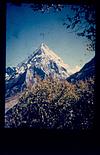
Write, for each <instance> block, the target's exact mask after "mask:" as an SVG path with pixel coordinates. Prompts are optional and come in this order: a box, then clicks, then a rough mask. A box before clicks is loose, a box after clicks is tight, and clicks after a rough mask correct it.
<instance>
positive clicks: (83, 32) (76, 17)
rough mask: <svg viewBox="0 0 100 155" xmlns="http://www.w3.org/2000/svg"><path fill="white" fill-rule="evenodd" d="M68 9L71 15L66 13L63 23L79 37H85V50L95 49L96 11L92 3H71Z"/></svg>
mask: <svg viewBox="0 0 100 155" xmlns="http://www.w3.org/2000/svg"><path fill="white" fill-rule="evenodd" d="M70 9H71V10H72V11H73V12H74V14H73V16H70V15H67V16H66V19H65V22H64V23H63V25H66V28H67V29H71V30H72V32H75V33H76V34H77V35H78V36H80V37H86V38H87V39H88V41H89V43H88V44H87V50H92V51H95V42H96V15H95V14H96V12H95V6H94V5H75V6H74V5H72V6H70Z"/></svg>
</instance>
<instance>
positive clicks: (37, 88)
mask: <svg viewBox="0 0 100 155" xmlns="http://www.w3.org/2000/svg"><path fill="white" fill-rule="evenodd" d="M93 105H94V79H89V80H86V81H85V82H83V81H79V82H78V83H77V84H74V85H73V84H70V83H68V82H67V81H65V80H58V79H57V78H55V79H50V78H48V79H45V80H43V81H41V80H39V81H38V83H37V84H35V85H33V86H32V88H27V89H26V90H25V91H24V92H23V94H22V96H21V97H20V99H19V103H18V104H17V105H15V106H14V107H13V108H12V109H10V110H9V111H8V112H7V114H6V117H5V127H11V128H12V127H16V128H20V127H32V128H48V129H49V128H56V129H64V128H66V129H84V128H85V129H86V128H89V127H90V126H92V124H93V123H92V122H93V115H94V114H93ZM80 118H81V119H80ZM85 123H86V124H85Z"/></svg>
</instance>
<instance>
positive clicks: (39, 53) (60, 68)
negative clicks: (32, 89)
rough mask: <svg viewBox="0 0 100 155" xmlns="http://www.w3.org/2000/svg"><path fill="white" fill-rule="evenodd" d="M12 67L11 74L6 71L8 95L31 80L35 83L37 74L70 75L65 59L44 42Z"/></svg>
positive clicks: (65, 76) (43, 77)
mask: <svg viewBox="0 0 100 155" xmlns="http://www.w3.org/2000/svg"><path fill="white" fill-rule="evenodd" d="M12 68H13V67H9V70H10V72H11V74H9V75H8V74H7V72H6V96H9V95H10V93H11V92H12V91H13V90H14V91H15V90H16V91H18V90H20V91H21V90H23V88H25V87H26V86H27V85H29V83H30V82H32V83H34V82H35V81H36V80H35V75H38V76H39V77H40V78H41V79H45V78H46V77H48V76H50V77H52V78H54V77H57V78H59V79H66V78H67V77H68V76H70V74H69V73H68V71H67V67H66V64H64V62H63V60H62V59H61V58H60V57H59V56H57V54H55V53H54V52H53V51H52V50H51V49H49V47H48V46H47V45H46V44H44V43H42V44H41V45H40V46H39V48H38V49H36V50H35V51H34V52H33V53H32V54H31V55H30V56H28V58H27V59H24V60H23V61H22V62H21V63H19V64H18V65H17V67H15V68H14V69H12ZM11 94H12V93H11Z"/></svg>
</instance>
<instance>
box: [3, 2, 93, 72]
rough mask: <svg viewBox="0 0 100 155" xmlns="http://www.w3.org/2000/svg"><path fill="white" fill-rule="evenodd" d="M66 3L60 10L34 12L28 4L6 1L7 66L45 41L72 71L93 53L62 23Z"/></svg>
mask: <svg viewBox="0 0 100 155" xmlns="http://www.w3.org/2000/svg"><path fill="white" fill-rule="evenodd" d="M67 13H69V15H72V12H71V10H70V9H69V7H68V6H66V7H65V8H63V9H62V11H60V12H53V11H52V10H51V11H49V12H45V13H44V14H43V13H41V12H38V11H37V12H34V11H33V10H32V9H31V8H30V7H29V5H26V4H23V5H22V6H20V7H19V6H15V5H12V4H7V16H6V24H7V25H6V66H17V65H18V63H19V62H21V61H22V60H24V59H25V58H27V56H28V55H30V54H31V53H32V52H33V51H34V50H36V49H37V48H38V47H39V45H40V44H41V43H42V42H44V43H46V44H47V45H48V46H49V47H50V48H51V49H52V50H53V51H55V53H56V54H57V55H58V56H59V57H61V58H62V59H63V61H64V63H66V64H68V65H69V66H70V67H72V68H71V69H72V71H73V72H75V71H77V70H78V69H79V68H81V67H82V66H83V65H84V64H85V63H86V62H88V61H89V60H91V58H93V57H94V55H95V53H93V52H90V53H88V52H87V53H86V52H85V51H86V43H87V42H86V40H85V39H84V40H83V38H78V37H77V36H76V35H75V34H74V33H68V32H67V30H66V28H65V27H64V26H63V20H64V19H65V17H66V14H67Z"/></svg>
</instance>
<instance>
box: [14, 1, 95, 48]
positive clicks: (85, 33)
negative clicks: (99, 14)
mask: <svg viewBox="0 0 100 155" xmlns="http://www.w3.org/2000/svg"><path fill="white" fill-rule="evenodd" d="M12 4H14V5H16V6H21V4H22V3H21V2H19V3H18V2H16V3H15V2H13V1H12ZM65 6H66V5H64V4H61V3H60V4H59V3H52V2H51V3H38V4H35V3H31V4H30V7H31V8H32V10H33V11H40V12H42V13H45V12H47V11H49V10H52V11H56V12H57V11H61V10H62V9H63V8H64V7H65ZM67 6H68V7H69V8H70V10H71V11H72V12H73V13H72V14H67V15H66V17H65V20H64V22H63V25H65V26H66V28H67V30H69V29H70V30H71V31H72V32H73V33H75V34H77V35H78V36H79V37H85V38H87V40H88V43H87V50H89V51H95V42H96V15H95V14H96V9H95V3H94V1H92V2H91V3H90V4H88V5H82V4H81V5H73V4H72V5H67Z"/></svg>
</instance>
